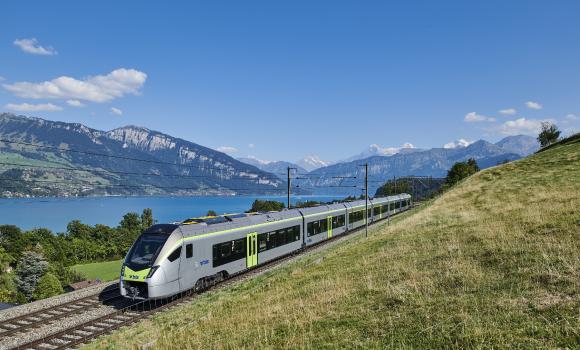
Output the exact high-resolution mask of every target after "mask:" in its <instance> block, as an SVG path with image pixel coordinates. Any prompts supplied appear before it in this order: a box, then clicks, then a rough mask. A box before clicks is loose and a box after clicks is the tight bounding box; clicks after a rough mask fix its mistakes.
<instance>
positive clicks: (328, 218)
mask: <svg viewBox="0 0 580 350" xmlns="http://www.w3.org/2000/svg"><path fill="white" fill-rule="evenodd" d="M326 221H327V222H326V225H327V227H328V231H327V232H328V238H330V237H332V216H328V217H326Z"/></svg>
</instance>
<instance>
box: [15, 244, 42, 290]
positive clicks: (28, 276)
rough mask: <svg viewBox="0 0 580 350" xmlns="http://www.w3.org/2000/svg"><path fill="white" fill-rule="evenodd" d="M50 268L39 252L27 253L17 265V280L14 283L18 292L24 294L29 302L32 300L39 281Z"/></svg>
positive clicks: (23, 254)
mask: <svg viewBox="0 0 580 350" xmlns="http://www.w3.org/2000/svg"><path fill="white" fill-rule="evenodd" d="M47 268H48V262H46V260H44V257H43V256H42V254H41V253H40V252H37V251H25V252H24V253H22V257H21V258H20V260H19V261H18V265H16V271H15V272H16V278H15V279H14V283H15V284H16V288H17V290H18V291H19V292H20V293H22V294H23V295H24V296H25V297H26V299H27V300H31V299H32V294H33V293H34V290H35V289H36V285H37V284H38V280H40V278H41V277H42V276H43V275H44V273H45V271H46V269H47Z"/></svg>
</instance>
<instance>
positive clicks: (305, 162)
mask: <svg viewBox="0 0 580 350" xmlns="http://www.w3.org/2000/svg"><path fill="white" fill-rule="evenodd" d="M296 164H297V165H298V166H300V167H302V168H304V169H306V170H307V171H312V170H315V169H318V168H322V167H325V166H329V165H331V164H332V162H327V161H324V160H322V159H320V157H318V156H317V155H315V154H311V155H309V156H306V157H304V158H302V159H300V160H299V161H297V162H296Z"/></svg>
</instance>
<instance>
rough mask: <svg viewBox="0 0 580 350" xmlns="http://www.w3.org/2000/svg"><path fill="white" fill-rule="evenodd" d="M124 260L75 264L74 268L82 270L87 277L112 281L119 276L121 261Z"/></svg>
mask: <svg viewBox="0 0 580 350" xmlns="http://www.w3.org/2000/svg"><path fill="white" fill-rule="evenodd" d="M122 261H123V260H115V261H104V262H98V263H90V264H81V265H75V266H73V267H72V268H73V269H74V270H76V271H78V272H80V273H81V274H82V275H83V276H84V277H85V278H87V279H90V280H94V279H100V280H101V281H112V280H114V279H117V278H119V274H120V273H121V262H122Z"/></svg>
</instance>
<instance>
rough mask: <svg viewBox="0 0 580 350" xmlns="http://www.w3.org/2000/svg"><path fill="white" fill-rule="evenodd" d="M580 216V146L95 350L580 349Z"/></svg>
mask: <svg viewBox="0 0 580 350" xmlns="http://www.w3.org/2000/svg"><path fill="white" fill-rule="evenodd" d="M579 208H580V144H579V143H575V144H572V145H566V146H561V147H555V148H553V149H550V150H547V151H545V152H542V153H540V154H538V155H535V156H533V157H530V158H527V159H524V160H521V161H518V162H514V163H511V164H507V165H503V166H499V167H495V168H491V169H487V170H485V171H482V172H480V173H478V174H476V175H474V176H473V177H471V178H470V179H468V180H467V181H465V182H463V183H461V184H459V185H458V186H457V187H456V188H454V189H452V190H451V191H449V192H448V193H446V194H445V195H443V196H442V197H440V198H438V199H436V200H434V201H433V202H432V203H430V204H429V205H427V206H425V207H424V208H423V209H421V210H418V211H417V212H414V213H407V214H405V215H404V216H402V217H401V218H399V219H398V221H397V222H395V223H394V224H393V225H391V226H388V227H387V226H386V225H382V226H380V227H378V228H375V229H373V230H372V231H371V232H372V235H371V236H370V237H369V238H368V239H364V238H362V237H354V238H353V239H351V240H349V242H347V243H345V244H341V245H338V246H336V247H333V248H332V249H330V250H328V251H326V252H323V253H320V254H318V255H314V256H309V257H307V258H304V259H301V260H299V261H297V262H294V263H291V264H289V265H288V266H285V267H283V268H281V269H278V270H276V271H275V272H272V273H268V274H265V275H263V276H260V277H258V278H255V279H253V280H251V281H247V282H244V283H241V284H238V285H235V286H232V287H230V288H227V289H223V290H217V291H213V292H209V293H207V294H206V295H204V296H202V297H201V298H199V299H198V300H196V301H195V302H193V303H191V304H189V305H186V306H183V307H180V308H178V309H176V310H172V311H170V312H166V313H162V314H159V315H156V316H154V317H153V318H152V319H151V320H147V321H145V322H143V323H141V324H139V325H136V326H134V327H132V328H130V329H124V330H122V331H120V332H117V333H115V334H113V335H111V336H107V337H105V338H102V339H100V340H99V341H97V342H96V343H93V344H91V345H89V346H87V348H99V349H100V348H111V349H113V348H138V347H139V346H140V345H142V344H148V345H150V346H152V347H153V348H156V349H207V348H212V349H239V348H315V349H319V348H329V349H331V348H332V349H334V348H338V347H341V348H526V349H528V348H577V347H578V344H579V343H580V336H579V329H580V320H579V314H580V295H579V281H580V254H579V252H580V209H579ZM320 256H323V257H324V258H323V260H322V261H321V262H319V263H313V261H315V260H316V259H317V258H319V257H320Z"/></svg>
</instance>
